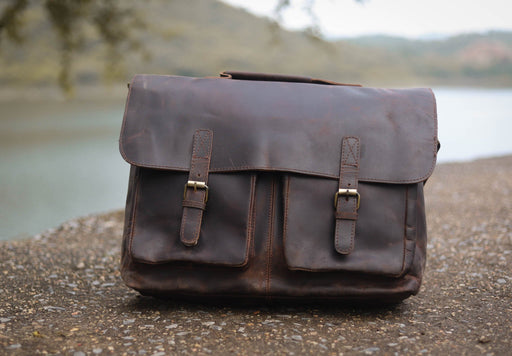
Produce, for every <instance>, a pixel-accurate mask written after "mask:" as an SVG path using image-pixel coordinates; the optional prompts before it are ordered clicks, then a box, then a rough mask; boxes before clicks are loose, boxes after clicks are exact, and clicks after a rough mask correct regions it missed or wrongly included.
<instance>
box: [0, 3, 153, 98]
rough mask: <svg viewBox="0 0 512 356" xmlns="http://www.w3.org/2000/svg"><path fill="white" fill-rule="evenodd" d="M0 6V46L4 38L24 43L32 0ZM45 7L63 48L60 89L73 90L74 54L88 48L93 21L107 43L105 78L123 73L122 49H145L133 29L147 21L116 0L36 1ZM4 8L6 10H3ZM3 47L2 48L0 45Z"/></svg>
mask: <svg viewBox="0 0 512 356" xmlns="http://www.w3.org/2000/svg"><path fill="white" fill-rule="evenodd" d="M4 1H5V2H4V4H3V6H0V11H1V12H0V46H1V44H2V41H4V40H5V39H7V40H10V41H12V42H15V43H17V44H20V45H21V44H23V42H24V41H25V37H24V36H23V34H22V30H23V26H24V21H23V15H24V13H25V12H26V10H27V8H28V7H29V5H32V4H30V1H29V0H4ZM36 1H37V5H38V6H42V7H43V8H44V11H45V13H46V16H47V17H48V19H49V21H50V24H51V26H52V28H53V29H54V30H55V33H56V35H57V39H58V45H59V51H60V54H59V56H60V72H59V74H58V84H59V86H60V87H61V89H62V90H63V91H64V92H66V93H68V94H70V93H71V92H72V88H73V87H72V83H71V70H72V63H73V55H75V54H77V53H79V52H80V51H82V50H83V49H84V47H85V41H84V27H85V25H86V24H91V25H92V26H93V27H94V28H95V29H96V31H97V32H98V34H99V36H100V39H101V40H102V42H103V43H104V44H105V45H106V50H107V56H106V58H107V59H106V62H105V71H104V74H105V78H107V80H109V79H110V80H112V79H116V78H119V77H120V76H121V75H122V70H123V69H122V68H123V67H122V60H121V59H122V57H121V52H120V49H121V47H122V48H127V49H130V50H139V51H142V52H143V50H144V49H143V47H142V44H141V43H140V41H138V40H137V38H136V37H135V35H134V32H135V31H137V30H141V29H144V28H145V22H144V20H143V19H142V18H140V16H139V15H138V14H137V13H136V12H135V11H134V9H132V8H129V7H126V6H123V3H122V2H120V1H117V0H36ZM1 7H3V9H1ZM0 48H1V47H0Z"/></svg>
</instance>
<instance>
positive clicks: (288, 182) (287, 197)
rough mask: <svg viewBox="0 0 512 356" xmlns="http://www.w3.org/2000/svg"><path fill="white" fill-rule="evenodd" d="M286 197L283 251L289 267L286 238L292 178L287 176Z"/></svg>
mask: <svg viewBox="0 0 512 356" xmlns="http://www.w3.org/2000/svg"><path fill="white" fill-rule="evenodd" d="M284 187H285V195H284V222H283V251H284V258H285V260H286V264H287V266H288V267H289V265H290V264H289V261H288V258H287V254H286V251H287V249H286V236H287V235H288V207H289V205H290V203H289V198H290V176H285V182H284Z"/></svg>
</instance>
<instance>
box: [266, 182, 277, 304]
mask: <svg viewBox="0 0 512 356" xmlns="http://www.w3.org/2000/svg"><path fill="white" fill-rule="evenodd" d="M274 185H275V181H274V178H273V177H272V180H271V188H270V206H269V209H268V212H269V214H268V237H267V276H266V283H265V284H266V285H265V291H266V294H267V296H268V297H269V296H270V280H271V274H272V266H271V264H272V236H273V233H274V231H273V230H274V194H275V192H274V189H275V187H274Z"/></svg>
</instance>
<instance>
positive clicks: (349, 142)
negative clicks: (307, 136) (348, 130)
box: [334, 136, 360, 255]
mask: <svg viewBox="0 0 512 356" xmlns="http://www.w3.org/2000/svg"><path fill="white" fill-rule="evenodd" d="M359 155H360V149H359V138H357V137H349V136H347V137H344V138H343V142H342V145H341V163H340V180H339V185H338V194H336V199H335V204H336V229H335V238H334V246H335V248H336V251H337V252H338V253H340V254H342V255H348V254H350V253H351V252H352V250H353V249H354V236H355V232H356V221H357V208H358V202H359V199H360V198H359V193H357V181H358V175H359ZM349 190H350V192H351V194H348V193H349Z"/></svg>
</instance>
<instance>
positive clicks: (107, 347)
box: [0, 156, 512, 356]
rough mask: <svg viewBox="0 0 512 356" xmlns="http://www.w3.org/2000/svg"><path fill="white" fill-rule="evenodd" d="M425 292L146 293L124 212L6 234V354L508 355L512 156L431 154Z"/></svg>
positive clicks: (2, 349) (2, 336)
mask: <svg viewBox="0 0 512 356" xmlns="http://www.w3.org/2000/svg"><path fill="white" fill-rule="evenodd" d="M426 195H427V212H428V224H429V249H428V263H427V270H426V277H425V281H424V284H423V286H422V289H421V291H420V294H419V295H418V296H416V297H411V298H409V299H407V300H406V301H404V302H403V303H401V304H399V305H397V306H394V307H387V308H373V309H372V308H368V307H357V306H346V305H343V303H340V306H339V307H333V306H322V305H309V306H286V305H280V306H264V305H259V306H258V305H255V306H245V307H242V306H228V305H225V306H213V305H198V304H187V303H183V302H172V301H166V302H164V301H161V300H156V299H152V298H146V297H141V296H139V295H138V293H136V292H134V291H131V290H129V289H128V288H126V287H125V286H124V284H123V282H122V281H121V278H120V275H119V271H118V265H119V254H120V244H121V233H122V213H121V212H114V213H110V214H106V215H100V216H89V217H84V218H80V219H77V220H72V221H69V222H67V223H65V224H63V225H62V226H60V227H58V228H57V229H54V230H50V231H46V232H44V233H42V234H41V235H37V236H35V237H34V238H32V239H30V240H24V241H8V242H1V243H0V354H1V355H4V354H5V355H35V354H58V355H74V356H83V355H110V354H114V355H125V354H126V355H154V356H156V355H169V354H185V355H191V354H192V355H210V354H211V355H225V354H240V355H255V354H272V355H304V354H328V355H360V354H362V355H381V354H382V355H395V354H396V355H404V354H427V355H429V354H433V355H443V354H444V355H447V354H451V355H464V354H467V355H479V354H484V355H506V354H508V355H510V354H511V350H510V348H511V346H512V322H511V319H512V264H511V262H512V214H511V212H512V156H508V157H502V158H494V159H487V160H479V161H475V162H470V163H460V164H443V165H439V166H438V167H437V169H436V172H435V174H434V175H433V176H432V178H431V179H430V180H429V182H428V183H427V186H426Z"/></svg>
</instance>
